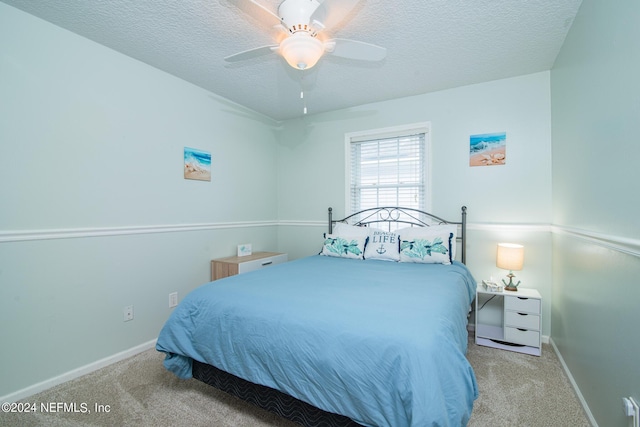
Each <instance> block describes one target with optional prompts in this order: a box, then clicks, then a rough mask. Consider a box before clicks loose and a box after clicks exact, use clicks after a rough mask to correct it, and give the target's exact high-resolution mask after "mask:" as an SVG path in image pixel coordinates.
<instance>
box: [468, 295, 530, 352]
mask: <svg viewBox="0 0 640 427" xmlns="http://www.w3.org/2000/svg"><path fill="white" fill-rule="evenodd" d="M475 313H476V344H478V345H484V346H487V347H494V348H500V349H503V350H509V351H517V352H519V353H526V354H532V355H534V356H540V354H542V344H541V343H542V340H541V339H542V333H541V332H542V329H541V325H542V297H541V296H540V293H539V292H538V291H537V290H535V289H527V288H518V291H517V292H510V291H502V292H491V291H488V290H486V289H484V287H483V285H482V284H478V287H477V288H476V302H475Z"/></svg>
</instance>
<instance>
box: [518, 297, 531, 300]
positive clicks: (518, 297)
mask: <svg viewBox="0 0 640 427" xmlns="http://www.w3.org/2000/svg"><path fill="white" fill-rule="evenodd" d="M518 299H525V300H526V299H529V298H526V297H518Z"/></svg>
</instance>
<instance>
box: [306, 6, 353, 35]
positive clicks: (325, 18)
mask: <svg viewBox="0 0 640 427" xmlns="http://www.w3.org/2000/svg"><path fill="white" fill-rule="evenodd" d="M360 1H361V0H324V1H323V2H322V3H320V6H318V8H317V9H316V10H315V11H314V12H313V13H312V14H311V17H310V18H309V22H310V23H311V24H312V25H314V26H315V27H317V28H319V29H325V30H328V29H331V28H333V27H335V26H336V25H338V24H339V23H340V22H341V21H342V20H343V19H344V18H345V17H346V16H347V15H348V14H349V13H351V11H352V10H353V8H354V7H356V5H357V4H358V3H360Z"/></svg>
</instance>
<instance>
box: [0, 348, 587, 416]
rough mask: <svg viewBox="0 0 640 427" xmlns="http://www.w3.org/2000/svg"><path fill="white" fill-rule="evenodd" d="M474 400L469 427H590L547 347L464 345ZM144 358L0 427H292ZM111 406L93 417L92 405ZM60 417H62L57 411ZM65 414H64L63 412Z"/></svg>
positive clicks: (62, 391) (151, 353)
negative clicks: (530, 350)
mask: <svg viewBox="0 0 640 427" xmlns="http://www.w3.org/2000/svg"><path fill="white" fill-rule="evenodd" d="M467 356H468V358H469V361H470V362H471V365H472V366H473V368H474V370H475V372H476V377H477V380H478V386H479V389H480V397H479V398H478V400H476V402H475V404H474V409H473V415H472V417H471V421H470V422H469V424H468V425H469V426H470V427H484V426H491V427H500V426H505V427H506V426H509V427H512V426H519V427H526V426H530V427H543V426H554V427H558V426H559V427H562V426H567V427H569V426H570V427H582V426H584V427H588V426H589V425H590V424H589V422H588V420H587V418H586V417H585V415H584V412H583V409H582V407H581V406H580V404H579V403H578V400H577V399H576V397H575V394H574V392H573V389H572V388H571V385H570V383H569V380H568V379H567V377H566V375H565V374H564V371H563V370H562V367H561V366H560V362H559V361H558V358H557V357H556V355H555V353H554V352H553V350H552V349H551V348H550V347H549V346H548V345H545V346H544V348H543V353H542V357H535V356H528V355H523V354H519V353H512V352H507V351H503V350H497V349H491V348H487V347H480V346H476V345H475V344H473V343H472V342H471V341H470V342H469V352H468V355H467ZM162 359H163V357H162V355H161V354H160V353H157V352H156V351H155V350H148V351H145V352H143V353H140V354H138V355H136V356H134V357H132V358H130V359H127V360H124V361H121V362H118V363H116V364H113V365H111V366H108V367H106V368H103V369H101V370H99V371H96V372H93V373H91V374H88V375H85V376H84V377H81V378H78V379H76V380H73V381H70V382H68V383H65V384H61V385H59V386H57V387H54V388H52V389H50V390H47V391H44V392H42V393H39V394H37V395H34V396H32V397H30V398H28V399H25V400H24V401H23V402H32V403H36V406H37V412H36V413H23V414H15V413H2V412H0V426H64V427H67V426H216V427H237V426H252V427H253V426H256V427H294V426H296V425H297V424H294V423H291V422H289V421H287V420H284V419H282V418H280V417H278V416H276V415H273V414H271V413H269V412H266V411H263V410H261V409H259V408H257V407H255V406H253V405H250V404H248V403H245V402H243V401H241V400H239V399H237V398H235V397H232V396H230V395H228V394H226V393H223V392H220V391H218V390H216V389H214V388H212V387H210V386H207V385H205V384H202V383H200V382H199V381H196V380H188V381H184V380H179V379H178V378H176V377H175V376H174V375H173V374H171V373H169V372H167V371H166V370H165V369H164V368H163V366H162ZM50 402H53V403H57V402H60V403H67V404H75V406H76V410H77V411H83V408H84V407H83V406H82V404H83V403H84V404H86V409H87V412H86V413H82V412H58V413H49V414H45V413H42V412H41V410H40V409H41V406H40V405H41V403H45V404H50ZM96 404H98V405H103V406H104V407H105V408H106V405H109V412H102V413H98V412H96V411H95V405H96ZM61 409H64V408H63V407H61ZM67 409H70V408H69V407H68V408H67Z"/></svg>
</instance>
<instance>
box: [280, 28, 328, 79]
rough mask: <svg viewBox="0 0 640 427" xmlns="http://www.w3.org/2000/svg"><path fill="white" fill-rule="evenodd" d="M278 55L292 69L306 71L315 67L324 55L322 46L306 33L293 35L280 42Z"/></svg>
mask: <svg viewBox="0 0 640 427" xmlns="http://www.w3.org/2000/svg"><path fill="white" fill-rule="evenodd" d="M280 53H281V54H282V56H283V57H284V59H285V60H286V61H287V63H288V64H289V65H291V66H292V67H293V68H297V69H299V70H307V69H309V68H311V67H313V66H314V65H316V63H317V62H318V60H319V59H320V57H321V56H322V54H323V53H324V45H323V44H322V42H321V41H320V40H318V39H317V38H315V37H311V36H309V35H307V34H306V33H295V34H293V35H292V36H290V37H287V38H286V39H284V40H282V42H281V43H280Z"/></svg>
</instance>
